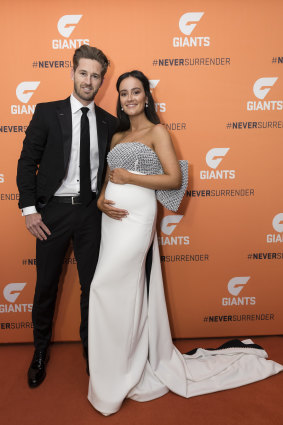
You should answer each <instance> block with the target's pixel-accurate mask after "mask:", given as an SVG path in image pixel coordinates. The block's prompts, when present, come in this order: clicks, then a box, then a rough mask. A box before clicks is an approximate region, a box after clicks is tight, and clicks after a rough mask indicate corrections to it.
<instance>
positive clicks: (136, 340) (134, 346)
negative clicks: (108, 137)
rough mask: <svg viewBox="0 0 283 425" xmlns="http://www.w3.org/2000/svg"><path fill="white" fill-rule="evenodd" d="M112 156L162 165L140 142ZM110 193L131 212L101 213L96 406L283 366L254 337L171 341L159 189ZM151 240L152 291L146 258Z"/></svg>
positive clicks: (135, 167) (94, 311) (233, 382)
mask: <svg viewBox="0 0 283 425" xmlns="http://www.w3.org/2000/svg"><path fill="white" fill-rule="evenodd" d="M143 155H144V157H143ZM148 157H150V160H148ZM129 158H131V160H130V161H131V162H132V165H131V164H129V163H128V162H129ZM146 161H147V162H146ZM152 161H153V162H156V163H155V164H154V165H153V164H152ZM108 162H109V164H110V168H114V167H121V166H123V165H124V167H123V168H127V169H128V170H129V171H132V172H142V173H144V174H154V173H155V174H157V173H158V171H157V169H156V168H154V167H155V166H156V164H157V162H158V163H159V166H160V162H159V160H158V157H157V156H156V154H155V153H154V152H153V151H152V150H151V149H150V148H149V147H147V146H145V145H143V144H142V143H138V142H132V143H121V144H119V145H116V147H115V148H114V149H112V151H111V152H110V154H109V155H108ZM145 162H146V163H145ZM152 167H153V168H154V172H152ZM150 171H151V172H150ZM183 191H184V190H183ZM170 192H172V191H170ZM172 196H174V194H173V195H172ZM178 196H180V195H178ZM181 196H182V194H181ZM105 197H106V199H110V200H113V201H114V202H115V206H116V207H118V208H123V209H126V210H128V212H129V215H128V217H127V218H124V219H123V220H122V221H117V220H113V219H111V218H109V217H108V216H107V215H105V214H103V216H102V239H101V247H100V255H99V261H98V265H97V268H96V272H95V275H94V278H93V282H92V285H91V290H90V303H89V369H90V380H89V391H88V399H89V401H90V402H91V404H92V405H93V406H94V407H95V409H97V410H98V411H100V412H101V413H103V414H106V415H108V414H112V413H115V412H117V411H118V410H119V409H120V407H121V404H122V402H123V400H124V399H125V398H131V399H134V400H137V401H148V400H152V399H154V398H157V397H160V396H162V395H164V394H166V393H167V392H168V391H169V390H170V391H173V392H175V393H177V394H179V395H181V396H183V397H187V398H188V397H192V396H196V395H200V394H205V393H210V392H215V391H220V390H225V389H229V388H234V387H237V386H240V385H245V384H248V383H251V382H254V381H258V380H260V379H264V378H266V377H268V376H270V375H273V374H275V373H278V372H280V371H281V370H283V367H282V366H281V365H280V364H278V363H275V362H273V361H271V360H266V358H267V353H266V352H265V351H264V350H263V349H261V347H258V346H255V345H253V344H252V341H250V340H247V341H244V342H243V343H239V342H238V343H237V342H236V344H234V346H229V345H228V347H227V346H224V347H222V348H220V349H219V350H213V351H210V350H204V349H198V350H197V351H196V352H195V353H193V354H190V355H186V354H185V355H183V354H181V353H180V352H179V351H178V350H177V348H176V347H175V346H174V345H173V343H172V339H171V333H170V327H169V321H168V315H167V309H166V301H165V296H164V290H163V282H162V273H161V266H160V257H159V249H158V243H157V237H156V231H155V222H156V210H157V205H156V192H155V191H154V190H151V189H146V188H143V187H139V186H134V185H129V184H126V185H117V184H113V183H111V182H109V183H108V185H107V189H106V194H105ZM161 197H162V193H161ZM152 241H153V258H152V269H151V275H150V285H149V294H147V285H146V281H145V280H146V279H145V260H146V255H147V252H148V249H149V247H150V245H151V243H152Z"/></svg>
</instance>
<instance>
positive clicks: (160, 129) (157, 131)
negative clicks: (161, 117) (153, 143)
mask: <svg viewBox="0 0 283 425" xmlns="http://www.w3.org/2000/svg"><path fill="white" fill-rule="evenodd" d="M151 132H152V134H154V135H155V136H160V137H164V136H167V137H168V136H169V133H168V131H167V130H166V128H165V126H164V125H163V124H155V125H153V126H152V129H151Z"/></svg>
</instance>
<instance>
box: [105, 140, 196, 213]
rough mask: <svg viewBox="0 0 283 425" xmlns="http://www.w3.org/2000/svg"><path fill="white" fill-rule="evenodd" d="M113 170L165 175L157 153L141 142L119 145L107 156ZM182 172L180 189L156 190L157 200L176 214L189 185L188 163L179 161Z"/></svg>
mask: <svg viewBox="0 0 283 425" xmlns="http://www.w3.org/2000/svg"><path fill="white" fill-rule="evenodd" d="M107 162H108V165H109V167H110V169H111V170H113V169H114V168H125V169H126V170H129V171H136V172H139V173H142V174H146V175H150V174H155V175H156V174H164V172H163V168H162V165H161V163H160V161H159V158H158V156H157V155H156V153H155V152H154V151H153V150H152V149H151V148H150V147H149V146H146V145H145V144H143V143H140V142H128V143H118V144H117V145H116V146H115V147H114V148H113V149H112V150H111V151H110V152H109V153H108V155H107ZM179 164H180V168H181V172H182V185H181V187H180V189H173V190H156V198H157V200H158V201H159V202H160V203H161V204H162V205H163V206H165V207H166V208H167V209H169V210H171V211H174V212H176V211H177V210H178V208H179V206H180V203H181V201H182V199H183V197H184V194H185V191H186V188H187V185H188V161H184V160H181V161H179Z"/></svg>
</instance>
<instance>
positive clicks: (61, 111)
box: [57, 97, 72, 172]
mask: <svg viewBox="0 0 283 425" xmlns="http://www.w3.org/2000/svg"><path fill="white" fill-rule="evenodd" d="M57 116H58V119H59V122H60V127H61V131H62V136H63V153H64V171H65V172H66V170H67V166H68V163H69V158H70V153H71V146H72V111H71V103H70V98H69V97H68V98H67V99H65V100H63V101H62V102H61V103H60V104H59V106H58V108H57Z"/></svg>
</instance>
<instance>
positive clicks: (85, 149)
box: [80, 107, 92, 205]
mask: <svg viewBox="0 0 283 425" xmlns="http://www.w3.org/2000/svg"><path fill="white" fill-rule="evenodd" d="M81 111H82V117H81V140H80V198H81V202H82V203H83V204H84V205H88V204H89V203H90V201H91V199H92V194H91V180H90V137H89V120H88V116H87V113H88V111H89V108H85V107H83V108H81Z"/></svg>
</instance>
